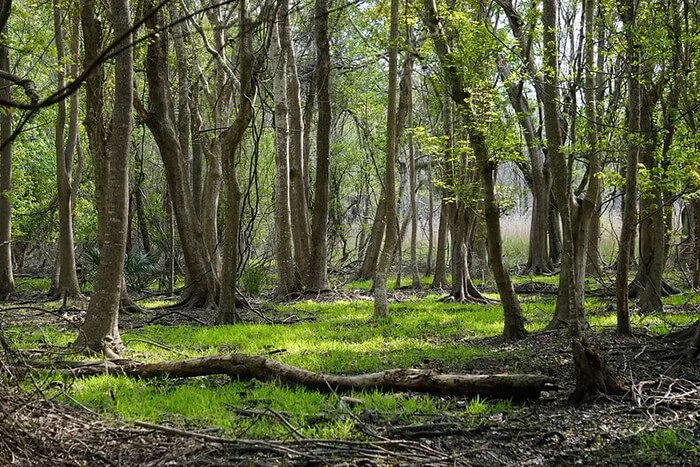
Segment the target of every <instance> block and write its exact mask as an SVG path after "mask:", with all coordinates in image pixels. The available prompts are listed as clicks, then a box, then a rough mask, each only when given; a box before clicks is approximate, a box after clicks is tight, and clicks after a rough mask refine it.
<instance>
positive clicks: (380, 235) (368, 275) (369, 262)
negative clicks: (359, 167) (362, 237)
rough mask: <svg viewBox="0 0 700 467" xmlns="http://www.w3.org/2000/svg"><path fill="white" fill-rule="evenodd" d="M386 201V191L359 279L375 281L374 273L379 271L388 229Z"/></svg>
mask: <svg viewBox="0 0 700 467" xmlns="http://www.w3.org/2000/svg"><path fill="white" fill-rule="evenodd" d="M385 207H386V201H385V199H384V191H383V190H382V193H381V195H380V199H379V203H378V204H377V210H376V212H375V214H374V220H373V221H372V231H371V232H370V236H369V242H368V243H367V248H366V249H365V256H364V259H363V260H362V265H361V266H360V270H359V271H358V273H357V279H360V280H362V279H373V278H374V271H375V270H376V269H377V260H378V259H379V252H380V251H381V247H382V240H383V239H384V229H385V228H386V218H385V215H386V209H385Z"/></svg>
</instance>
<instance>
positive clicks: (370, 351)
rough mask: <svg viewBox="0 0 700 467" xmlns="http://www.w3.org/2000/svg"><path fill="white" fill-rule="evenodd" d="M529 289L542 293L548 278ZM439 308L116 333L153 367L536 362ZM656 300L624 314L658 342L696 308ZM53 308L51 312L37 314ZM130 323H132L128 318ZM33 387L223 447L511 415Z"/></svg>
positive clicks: (146, 384) (688, 299)
mask: <svg viewBox="0 0 700 467" xmlns="http://www.w3.org/2000/svg"><path fill="white" fill-rule="evenodd" d="M529 280H537V281H546V282H551V281H552V278H551V277H539V278H534V279H529ZM368 288H369V284H367V283H353V284H350V285H349V286H348V290H350V289H353V290H362V289H368ZM439 299H440V296H439V295H435V294H427V295H425V294H423V295H420V296H410V295H407V296H403V297H402V298H401V300H400V301H397V302H394V303H393V304H392V305H391V307H390V317H389V318H387V319H385V320H381V321H373V320H371V315H372V302H371V301H369V300H367V299H357V300H352V301H334V302H328V303H319V302H315V301H305V302H297V303H294V304H292V305H286V306H277V307H274V308H269V309H268V310H267V311H266V313H267V314H268V315H270V316H272V317H275V316H279V317H287V318H292V319H290V320H289V321H290V322H292V323H294V324H241V325H233V326H209V327H204V326H182V325H180V326H160V325H146V326H140V325H137V326H136V328H135V329H126V330H124V331H123V334H122V337H123V340H124V342H125V343H126V344H127V346H128V350H127V352H126V353H125V354H124V358H132V359H135V360H139V361H155V360H163V359H180V358H187V357H196V356H202V355H212V354H218V353H228V352H242V353H250V354H259V355H273V358H278V359H279V360H281V361H283V362H285V363H289V364H292V365H296V366H300V367H303V368H306V369H309V370H312V371H318V372H326V373H338V374H358V373H365V372H372V371H379V370H383V369H388V368H397V367H419V368H434V369H437V370H442V371H459V372H472V371H479V370H480V362H489V365H490V366H495V367H496V368H497V369H499V370H500V371H509V372H515V371H519V370H520V368H521V367H527V363H528V361H529V360H530V359H531V358H532V357H533V356H535V351H534V350H533V349H528V348H524V349H512V348H507V347H506V348H504V347H503V346H494V345H493V341H492V340H490V338H492V337H493V336H497V335H498V334H499V333H500V331H501V328H502V310H501V307H500V306H498V305H492V306H481V305H463V304H449V303H442V302H440V301H439ZM666 300H667V303H668V304H669V305H672V306H674V307H676V308H674V309H676V310H680V311H677V312H675V313H670V314H664V315H651V316H639V315H635V316H634V317H633V322H634V324H635V326H636V327H637V328H638V329H645V330H647V331H649V332H652V333H665V332H667V331H668V330H669V329H670V328H675V327H678V326H682V325H687V324H689V323H691V322H692V321H693V320H695V319H697V315H696V314H694V313H689V312H684V311H682V310H683V307H685V308H686V309H687V308H689V305H694V304H697V303H699V302H700V296H698V295H697V294H694V293H688V294H685V295H682V296H676V297H670V298H668V299H666ZM164 304H165V303H164V302H156V301H151V302H143V303H142V305H143V306H145V307H146V308H147V309H149V308H150V309H152V311H151V310H147V311H146V313H144V315H143V318H144V319H143V320H142V322H143V321H146V318H150V317H152V316H153V314H154V313H157V309H158V307H161V306H163V305H164ZM59 305H60V304H59V303H57V302H51V303H45V304H44V305H42V306H45V307H47V308H56V307H58V306H59ZM522 306H523V311H524V314H525V317H526V319H527V328H528V330H529V331H538V330H541V329H543V327H544V326H545V325H546V323H547V322H548V320H549V318H550V317H551V315H552V313H553V309H554V297H552V296H544V297H542V296H538V295H532V296H523V297H522ZM587 311H588V313H589V322H590V323H591V325H592V326H593V328H594V329H599V330H600V329H605V328H607V327H610V326H613V325H614V319H615V318H614V314H613V312H612V309H611V307H610V305H609V303H608V302H606V301H603V300H601V299H598V298H590V299H588V300H587ZM130 319H131V320H132V321H134V320H135V321H136V322H138V321H139V317H133V316H132V317H130ZM278 321H279V320H278ZM5 335H6V336H7V337H8V338H9V339H10V340H11V341H12V342H13V343H14V344H15V345H16V346H18V347H20V348H24V349H37V348H38V349H44V350H47V349H48V350H52V351H58V352H66V346H67V345H68V344H69V343H70V342H72V341H73V340H74V339H75V332H74V330H73V328H72V327H70V326H65V325H56V324H43V325H29V324H26V323H25V324H21V325H17V324H15V325H12V326H9V327H5ZM64 358H77V357H72V356H70V355H67V356H64ZM43 378H45V379H44V380H43V381H42V385H43V386H44V387H45V392H46V393H47V394H48V395H49V396H50V397H54V398H57V399H58V400H63V401H65V402H68V403H69V404H73V405H79V406H84V407H87V408H89V409H90V410H93V411H95V412H98V413H100V414H102V415H104V416H109V417H115V416H116V417H118V418H121V419H123V420H125V421H136V420H141V421H148V422H154V423H160V424H176V425H178V426H185V427H190V428H198V429H203V428H207V427H209V428H211V427H213V428H216V429H218V430H220V432H221V433H222V434H225V435H226V436H232V437H252V438H275V439H277V438H282V439H284V438H285V437H289V436H291V435H292V433H293V432H294V431H298V433H300V434H301V435H303V436H307V437H310V438H329V439H339V438H340V439H357V438H362V437H364V436H365V433H363V431H362V430H360V429H358V424H357V420H358V419H361V418H362V417H363V416H368V415H367V414H371V417H372V420H373V421H374V422H375V423H380V424H397V423H399V424H410V423H417V421H420V420H421V419H423V418H425V417H435V416H438V415H439V414H446V413H449V414H450V416H451V417H453V418H454V419H456V420H459V421H460V423H463V424H465V425H466V426H478V425H479V424H480V423H482V420H484V417H488V416H493V415H494V414H507V413H509V412H510V411H511V410H512V404H511V403H510V402H509V401H489V400H483V399H475V400H471V401H455V400H452V399H449V398H448V399H445V398H441V397H434V396H427V395H417V394H410V395H407V394H386V393H379V392H360V393H356V394H352V395H351V396H352V397H353V398H356V399H359V400H361V401H362V402H361V403H359V404H356V405H350V404H346V403H345V402H343V399H342V398H341V397H340V396H339V395H334V394H331V395H326V394H320V393H318V392H315V391H309V390H304V389H289V388H286V387H283V386H281V385H278V384H265V383H258V382H245V381H235V380H234V381H230V380H229V379H228V378H224V377H210V378H197V379H160V380H149V381H141V380H134V379H129V378H126V377H115V376H100V377H92V378H86V379H80V380H65V381H59V379H57V378H56V377H54V376H48V375H43ZM290 427H294V428H293V429H292V428H290ZM674 433H675V432H674ZM638 442H639V443H640V446H642V445H648V446H656V445H658V444H659V443H666V444H671V445H672V449H683V447H684V446H686V445H685V444H683V440H682V439H681V440H680V441H677V442H676V441H673V439H671V435H669V434H663V433H661V434H653V433H652V434H650V435H648V437H640V438H639V440H638ZM686 447H687V446H686ZM669 449H671V448H669Z"/></svg>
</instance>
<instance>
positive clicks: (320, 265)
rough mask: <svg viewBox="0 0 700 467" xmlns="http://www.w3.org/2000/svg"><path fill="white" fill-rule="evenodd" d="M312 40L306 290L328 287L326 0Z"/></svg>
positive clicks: (318, 7) (320, 0)
mask: <svg viewBox="0 0 700 467" xmlns="http://www.w3.org/2000/svg"><path fill="white" fill-rule="evenodd" d="M314 15H315V25H314V41H315V44H316V68H315V70H314V80H315V83H316V101H317V104H318V123H317V127H316V183H315V186H314V211H313V217H312V221H311V269H310V274H311V276H310V277H309V279H308V281H307V282H308V288H309V289H310V290H324V289H327V288H328V217H329V215H330V192H331V191H330V180H331V176H330V174H331V170H330V157H331V146H330V143H331V141H330V140H331V97H330V90H329V81H330V73H331V54H330V39H329V33H328V0H316V4H315V7H314Z"/></svg>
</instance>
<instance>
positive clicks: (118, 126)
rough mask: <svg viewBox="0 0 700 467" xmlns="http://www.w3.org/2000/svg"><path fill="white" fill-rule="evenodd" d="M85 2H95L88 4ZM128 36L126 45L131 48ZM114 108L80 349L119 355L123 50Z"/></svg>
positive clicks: (121, 15)
mask: <svg viewBox="0 0 700 467" xmlns="http://www.w3.org/2000/svg"><path fill="white" fill-rule="evenodd" d="M86 3H88V4H89V3H91V1H89V0H88V1H87V2H86ZM111 6H112V12H111V13H112V24H113V25H114V34H115V36H116V37H121V36H122V35H124V34H126V33H127V31H128V30H129V29H130V27H131V13H130V11H129V2H128V0H111ZM130 41H131V39H130V36H127V38H126V39H125V41H124V42H126V43H130ZM114 77H115V79H114V83H115V84H114V87H115V97H114V108H113V109H112V127H111V132H110V137H109V145H108V153H109V163H110V177H109V185H108V186H109V191H108V194H109V196H108V199H107V204H106V206H107V209H106V212H108V213H109V216H107V217H102V218H100V219H99V221H100V222H102V223H103V224H104V226H105V228H104V243H103V245H104V248H103V251H102V252H101V257H100V264H99V266H98V268H97V276H96V278H95V292H94V293H93V295H92V297H91V299H90V305H89V306H88V310H87V314H86V315H85V324H84V325H83V328H82V333H81V335H80V336H79V338H78V341H77V342H76V346H84V347H85V348H87V349H89V350H92V351H98V352H104V353H105V354H107V355H108V356H111V355H113V354H118V353H119V351H120V350H121V348H122V344H121V339H120V337H119V329H118V324H117V322H118V314H119V304H120V297H121V285H122V281H123V277H124V255H125V249H126V218H127V209H128V206H127V203H128V196H129V141H130V133H131V109H132V103H133V79H134V78H133V54H132V49H131V48H125V49H124V50H123V51H122V52H120V54H119V55H117V57H116V58H115V69H114Z"/></svg>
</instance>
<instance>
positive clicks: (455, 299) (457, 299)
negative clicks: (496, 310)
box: [440, 294, 493, 305]
mask: <svg viewBox="0 0 700 467" xmlns="http://www.w3.org/2000/svg"><path fill="white" fill-rule="evenodd" d="M440 302H442V303H461V304H463V305H468V304H478V305H488V304H490V303H493V302H491V301H490V300H488V299H487V298H484V297H481V298H479V297H472V296H471V295H468V294H464V295H460V296H454V295H447V296H446V297H442V298H441V299H440Z"/></svg>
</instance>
